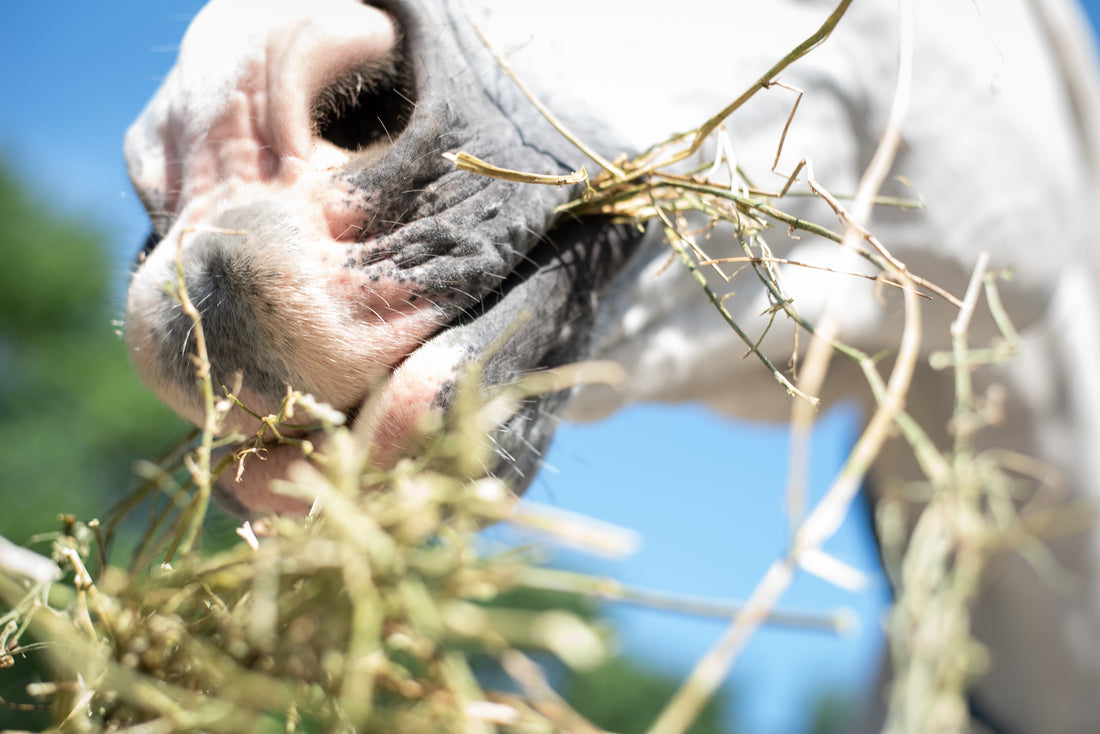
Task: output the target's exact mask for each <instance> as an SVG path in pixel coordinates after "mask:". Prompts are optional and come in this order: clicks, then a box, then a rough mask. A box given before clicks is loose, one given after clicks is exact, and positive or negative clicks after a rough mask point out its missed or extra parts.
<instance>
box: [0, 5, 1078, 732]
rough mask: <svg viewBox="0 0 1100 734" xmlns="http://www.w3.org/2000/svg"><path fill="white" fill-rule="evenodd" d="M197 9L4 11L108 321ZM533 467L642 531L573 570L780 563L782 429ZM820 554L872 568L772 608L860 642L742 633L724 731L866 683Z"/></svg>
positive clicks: (17, 116) (688, 420)
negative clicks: (833, 566) (604, 557)
mask: <svg viewBox="0 0 1100 734" xmlns="http://www.w3.org/2000/svg"><path fill="white" fill-rule="evenodd" d="M201 4H202V3H201V2H198V1H196V0H157V1H155V2H151V1H150V0H129V1H127V2H122V1H119V2H113V3H91V2H73V1H71V0H35V1H34V2H20V3H8V4H7V5H6V7H5V9H4V13H3V22H2V23H0V158H3V160H5V161H6V162H7V164H8V165H10V166H13V167H14V169H15V171H16V172H17V173H18V174H20V175H21V176H22V177H23V178H24V179H25V180H27V181H28V183H29V184H30V185H31V186H32V189H33V190H34V191H35V192H36V193H37V195H38V196H39V198H41V199H42V200H44V201H48V202H49V203H50V204H51V205H53V206H54V207H55V208H56V209H58V210H60V211H62V212H65V213H67V214H71V215H77V216H81V217H83V218H85V220H86V221H87V222H88V223H89V226H93V227H95V228H97V229H99V230H101V231H103V232H104V233H105V234H107V235H108V237H109V238H110V241H111V242H112V251H111V253H110V254H109V256H110V257H111V258H112V260H111V261H112V265H113V268H114V272H116V273H117V288H116V289H115V291H114V293H115V296H114V298H115V299H117V301H116V303H114V304H113V305H114V306H115V309H116V311H119V312H121V305H122V293H123V289H124V276H125V273H126V269H127V263H128V262H129V260H130V258H131V257H132V254H133V253H134V252H135V251H136V249H137V248H138V247H139V246H140V243H141V242H142V240H143V238H144V236H145V233H146V230H147V223H146V220H145V218H144V214H143V213H142V211H141V207H140V205H139V203H138V201H137V199H136V197H135V196H134V195H133V193H132V191H131V189H130V186H129V182H128V180H127V178H126V174H125V170H124V168H123V165H122V158H121V153H120V147H121V140H122V135H123V132H124V130H125V128H126V126H127V125H128V124H129V123H130V121H131V120H132V119H133V118H134V117H135V116H136V115H137V114H138V112H139V111H140V110H141V108H142V106H143V105H144V103H145V101H146V100H147V99H148V98H149V97H150V96H151V95H152V93H153V91H154V90H155V89H156V87H157V84H158V82H159V80H160V79H161V78H162V76H163V74H164V73H165V72H166V70H167V69H168V67H169V66H170V65H171V63H172V60H173V59H174V56H175V50H176V45H177V43H178V41H179V38H180V36H181V35H182V34H183V31H184V29H185V28H186V25H187V21H188V19H189V18H190V17H191V16H192V15H193V14H194V13H195V11H196V10H197V9H198V8H199V7H200V6H201ZM1089 5H1090V8H1089V9H1090V12H1092V13H1093V17H1094V18H1096V17H1097V16H1098V15H1100V0H1095V1H1094V2H1091V3H1089ZM0 226H3V225H2V223H0ZM135 379H136V378H135ZM822 423H823V425H822V428H821V429H820V430H819V431H818V435H817V436H816V438H815V443H814V447H813V456H814V468H813V481H812V484H813V487H814V489H815V490H816V491H817V492H820V491H822V490H823V488H824V487H825V486H826V485H827V483H828V481H829V480H830V478H831V477H832V475H833V473H834V472H835V470H836V469H837V467H838V466H839V462H840V460H841V458H842V457H843V455H844V452H845V449H846V448H847V446H848V445H849V444H850V442H851V440H852V437H853V433H854V430H855V429H854V423H855V418H854V416H853V415H852V414H851V413H850V412H847V413H846V412H845V411H843V410H841V411H839V412H834V413H831V414H829V415H826V416H825V417H824V419H823V421H822ZM548 463H549V465H550V470H548V471H545V472H544V473H543V474H542V475H541V477H540V478H539V479H537V480H536V482H535V484H534V485H533V487H532V489H531V491H530V496H531V497H532V498H534V499H536V500H538V501H540V502H544V503H548V504H552V505H556V506H559V507H562V508H567V509H570V510H575V511H578V512H582V513H586V514H590V515H592V516H594V517H597V518H600V519H603V520H607V521H610V522H614V523H617V524H621V525H624V526H626V527H629V528H632V529H634V530H636V531H638V532H639V533H640V534H641V537H642V539H643V545H642V549H641V551H640V552H639V553H638V554H637V555H636V556H634V557H632V558H631V559H629V560H627V561H622V562H618V561H616V562H611V561H603V562H592V563H591V564H590V568H592V569H594V570H597V571H599V572H601V573H606V574H609V575H613V576H615V577H617V578H619V579H621V580H623V581H626V582H629V583H635V584H640V585H644V586H650V587H657V588H662V589H666V590H670V591H677V592H683V593H688V594H696V595H705V596H712V597H720V598H727V599H736V598H743V597H744V596H746V595H747V594H748V593H749V592H750V591H751V590H752V588H753V586H754V585H755V584H756V582H757V581H758V580H759V579H760V577H761V576H762V574H763V573H764V571H765V569H766V568H767V567H768V565H769V564H770V563H771V562H772V561H773V560H774V559H775V558H776V557H777V556H778V555H780V554H781V553H782V551H783V547H784V542H785V536H784V529H785V523H786V521H785V519H784V516H783V504H782V491H783V487H784V483H785V468H786V440H785V431H784V430H783V429H781V428H761V427H759V426H752V427H749V426H745V425H739V424H735V423H733V422H731V421H728V420H726V419H723V418H720V417H717V416H715V415H713V414H710V413H708V412H706V411H704V410H702V409H700V408H697V407H692V406H675V407H670V406H642V407H636V408H632V409H629V410H626V411H623V412H621V413H619V414H618V415H616V416H614V417H612V418H611V419H609V420H607V421H605V422H603V423H600V424H595V425H585V426H565V427H563V429H562V430H561V431H560V433H559V436H558V438H557V440H556V442H555V444H554V447H553V449H552V451H551V454H550V456H549V462H548ZM827 548H828V550H830V551H831V552H832V553H834V554H835V555H837V556H838V557H840V558H842V559H844V560H845V561H847V562H848V563H851V564H853V565H855V566H858V567H860V568H864V569H868V570H871V571H872V572H874V573H875V574H876V575H875V576H874V579H875V581H874V583H873V584H872V586H871V588H869V589H868V590H867V591H866V592H864V593H861V594H858V595H857V594H849V593H845V592H841V591H838V590H836V589H834V588H831V587H829V586H827V585H826V584H825V583H824V582H821V581H818V580H816V579H814V578H811V577H803V578H799V579H798V581H797V583H796V584H795V586H794V588H792V589H791V591H790V592H789V593H788V594H787V595H786V597H785V599H784V604H785V606H788V607H792V608H799V609H818V610H835V609H838V608H841V607H846V608H850V609H852V610H853V611H854V612H855V613H856V614H857V615H858V617H859V619H860V622H861V626H860V631H859V632H857V633H855V634H853V635H851V636H848V637H846V638H845V639H837V638H835V637H830V636H826V635H823V634H821V633H808V632H790V631H777V630H765V631H764V632H763V633H761V634H760V635H758V637H757V638H755V639H754V640H753V642H752V643H751V644H750V646H749V648H748V649H747V650H746V652H745V654H744V655H743V657H742V659H741V660H740V662H739V663H738V665H737V667H736V668H735V670H734V673H733V680H734V681H735V683H736V685H737V692H738V694H739V696H738V697H739V699H740V706H741V709H740V715H739V721H740V722H741V723H743V724H745V725H746V727H747V728H746V730H747V731H753V732H755V733H757V734H787V733H788V732H795V731H798V730H799V728H800V726H801V724H802V723H803V715H804V714H806V713H808V711H809V704H808V701H807V699H808V698H812V697H813V696H815V695H817V693H818V692H819V691H823V690H833V691H837V692H841V693H853V692H855V691H858V690H860V689H861V688H864V687H865V686H866V685H867V682H868V680H869V679H870V678H871V677H872V676H873V675H874V669H875V665H876V661H877V658H878V655H879V652H880V648H881V641H880V636H879V634H878V630H879V628H880V622H881V616H882V614H883V613H884V611H885V609H886V597H887V588H886V584H885V582H884V581H883V580H882V578H881V576H880V575H878V574H877V571H876V570H875V569H876V568H877V560H876V557H875V553H874V549H873V546H872V544H871V541H870V539H869V536H868V532H867V519H866V516H865V514H864V513H863V511H862V508H857V512H856V513H855V514H854V516H853V517H852V518H850V520H849V522H848V523H847V524H846V525H845V527H844V528H843V529H842V531H841V532H840V534H839V535H838V536H837V537H836V538H834V540H833V541H832V543H831V544H830V545H829V546H828V547H827ZM568 560H569V561H570V562H576V561H577V559H576V558H575V557H573V556H569V557H568ZM614 613H615V615H616V616H617V617H618V618H619V619H620V621H621V633H622V638H623V643H624V646H625V647H626V649H627V650H628V651H629V652H630V653H631V654H633V655H635V656H637V657H644V658H648V659H651V660H655V661H657V662H659V663H661V664H665V665H668V666H671V667H672V668H673V669H675V670H676V671H678V672H684V671H686V670H687V669H688V668H689V666H690V664H691V662H692V661H693V660H694V659H696V658H697V657H698V656H699V655H701V654H702V653H703V652H704V651H705V650H706V649H707V648H708V647H709V645H710V644H712V643H713V642H714V640H715V639H716V638H717V636H718V635H719V634H720V633H721V631H722V625H721V624H719V623H715V622H713V621H700V620H690V619H680V618H675V617H670V616H669V615H666V614H658V613H654V612H646V611H633V610H616V611H615V612H614Z"/></svg>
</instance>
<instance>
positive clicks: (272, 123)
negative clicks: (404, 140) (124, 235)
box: [126, 0, 461, 514]
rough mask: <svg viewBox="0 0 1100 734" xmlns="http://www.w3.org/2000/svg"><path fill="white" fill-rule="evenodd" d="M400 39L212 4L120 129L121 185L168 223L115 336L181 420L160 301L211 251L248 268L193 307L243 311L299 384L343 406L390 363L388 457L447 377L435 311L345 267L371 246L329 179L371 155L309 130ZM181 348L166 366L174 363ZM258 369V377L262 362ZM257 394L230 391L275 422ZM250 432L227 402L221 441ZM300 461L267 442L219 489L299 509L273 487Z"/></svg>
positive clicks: (293, 13)
mask: <svg viewBox="0 0 1100 734" xmlns="http://www.w3.org/2000/svg"><path fill="white" fill-rule="evenodd" d="M243 16H247V21H246V20H245V19H244V18H243ZM242 28H247V29H249V33H248V35H247V37H246V38H244V39H242V38H241V37H240V29H242ZM398 44H399V38H398V34H397V31H396V29H395V28H394V24H393V22H392V21H391V20H390V18H389V17H388V16H387V15H386V14H385V13H383V12H382V11H380V10H378V9H377V8H373V7H370V6H368V5H363V4H362V3H360V2H358V0H315V1H314V2H313V4H312V6H311V12H310V13H309V14H308V17H307V16H304V15H303V14H302V12H301V8H300V2H299V0H293V1H292V0H280V1H276V2H269V3H265V4H264V8H263V11H262V12H259V13H257V12H256V8H255V6H254V4H252V3H248V2H243V1H242V0H215V2H212V3H210V4H209V5H208V6H207V7H206V8H205V9H204V10H203V11H202V12H201V13H200V14H199V16H198V17H197V18H196V20H195V21H194V23H193V24H192V26H191V28H190V29H189V31H188V33H187V35H186V37H185V39H184V41H183V45H182V47H181V52H180V57H179V60H178V61H177V65H176V66H175V68H174V69H173V70H172V72H171V73H170V75H169V76H168V78H167V79H166V80H165V83H164V85H163V86H162V88H161V90H160V91H159V92H158V94H157V96H156V97H155V98H154V99H153V100H152V102H151V103H150V104H149V106H148V107H147V108H146V110H145V111H144V112H143V114H142V116H141V117H140V118H139V119H138V121H137V122H136V123H135V124H134V125H133V127H132V128H131V130H130V131H129V133H128V135H127V140H126V157H127V162H128V165H129V167H130V172H131V177H132V179H133V183H134V186H135V188H136V189H137V190H138V192H139V194H140V195H141V197H142V200H143V201H144V202H145V204H146V206H147V208H148V209H149V211H150V215H151V216H152V217H153V219H154V221H158V220H159V221H170V222H171V227H170V229H168V231H167V232H165V233H164V238H163V240H162V242H161V244H160V246H158V247H157V248H155V249H154V250H153V251H152V252H151V253H149V255H148V257H147V258H146V259H145V260H144V262H143V263H142V264H141V266H140V267H139V269H138V271H137V272H136V273H135V275H134V277H133V280H132V282H131V287H130V293H129V298H128V303H127V312H126V320H127V327H126V334H127V341H128V343H129V347H130V354H131V358H132V360H133V362H134V364H135V365H136V367H137V369H138V370H139V372H141V374H142V376H143V378H144V379H145V380H146V382H147V383H148V384H149V385H150V386H151V387H152V388H153V389H154V391H155V392H157V394H158V395H159V396H160V397H161V398H162V399H163V400H165V402H167V403H168V404H169V405H170V406H172V407H173V408H174V409H175V410H176V411H177V412H178V413H180V414H181V415H182V416H184V417H185V418H187V419H189V420H191V421H192V422H195V423H201V422H202V420H203V416H202V413H201V409H200V406H199V405H198V403H197V401H196V399H195V395H194V393H193V391H192V390H191V389H190V384H189V383H188V382H187V381H186V380H182V381H181V379H180V377H179V373H178V370H177V372H175V373H173V372H172V370H171V369H168V368H166V366H165V363H164V361H165V359H166V357H165V353H166V352H165V347H164V344H165V340H166V339H167V338H168V337H172V338H176V337H174V336H172V332H171V331H170V330H169V329H168V328H167V326H166V324H168V323H170V321H171V320H172V319H176V320H177V321H178V318H179V312H178V308H179V307H178V304H174V303H172V302H171V301H169V300H168V299H166V297H165V296H164V291H165V287H166V284H170V283H172V282H174V281H175V280H176V277H177V275H176V273H177V270H176V268H177V265H176V263H177V252H182V259H183V262H184V264H185V270H186V269H187V268H188V267H190V268H191V269H192V270H200V271H201V268H202V267H206V266H207V262H208V261H209V260H211V253H212V252H213V253H214V254H215V255H218V256H220V257H226V258H231V259H232V260H231V264H240V265H241V267H247V268H248V272H249V276H250V277H249V280H248V283H247V286H248V287H247V288H238V289H237V290H236V291H233V292H232V293H231V294H230V295H231V297H232V299H233V301H232V303H229V304H226V303H221V302H217V300H216V299H215V300H214V301H213V302H209V303H198V304H196V305H197V306H198V307H199V308H200V310H203V309H206V311H204V313H207V312H213V310H215V309H225V310H228V311H233V310H234V309H235V310H236V311H237V312H242V313H247V318H241V319H240V323H241V324H245V325H246V326H247V329H246V331H248V332H249V333H246V334H245V336H246V337H251V334H252V333H253V332H254V333H255V334H257V336H256V337H255V341H256V343H257V344H262V345H263V346H264V347H265V348H267V349H269V351H271V352H272V353H273V354H274V355H276V356H285V355H290V356H292V357H293V360H292V361H293V369H294V371H295V376H294V383H295V384H294V385H293V386H294V388H295V389H298V390H301V391H303V392H308V393H310V394H312V395H313V396H314V397H315V398H317V399H318V400H320V401H323V402H326V403H329V404H331V405H333V406H334V407H336V408H338V409H340V410H345V411H347V410H352V409H355V408H357V407H358V406H359V403H360V402H362V400H363V399H365V398H366V397H367V395H368V393H369V391H370V390H371V388H373V387H375V386H376V385H378V384H380V383H382V382H383V381H384V380H385V378H386V377H387V376H388V375H389V374H390V373H391V372H392V371H393V370H394V369H395V368H396V369H397V371H396V373H394V375H393V377H392V379H391V380H390V382H389V384H388V386H387V388H386V393H385V395H384V396H383V398H382V405H383V407H382V412H383V419H382V423H381V426H382V427H381V429H380V431H379V432H378V435H377V436H376V437H375V440H376V441H377V442H378V448H379V450H380V451H381V452H382V454H383V455H384V456H388V457H390V458H392V457H393V456H394V452H395V450H396V448H397V447H399V446H400V445H401V444H402V443H403V442H404V441H405V440H406V439H407V438H408V436H409V434H410V432H411V431H412V430H413V428H414V427H415V426H416V424H417V421H418V420H419V418H420V416H421V415H422V414H423V413H424V411H426V410H429V409H431V406H432V404H433V402H434V401H435V400H436V398H437V395H438V393H439V390H440V389H442V387H443V386H444V385H445V384H446V381H447V380H448V379H450V378H452V377H453V374H454V372H453V370H454V369H455V367H456V365H457V364H458V361H459V359H460V356H461V355H456V354H445V355H439V354H434V353H433V352H432V350H431V349H429V348H422V349H419V350H418V348H420V347H421V346H422V345H424V344H425V343H426V342H428V340H429V339H430V338H431V337H432V335H433V334H435V333H436V332H437V331H439V329H440V328H442V327H443V326H444V324H445V318H444V316H443V315H442V314H441V311H440V309H438V308H435V307H434V306H433V304H432V303H431V301H430V299H428V298H426V297H422V296H423V294H422V293H421V294H418V293H416V292H415V288H416V284H415V283H413V282H403V281H402V280H401V279H400V278H398V277H396V276H394V275H393V274H392V273H393V272H394V268H393V267H392V265H393V263H392V261H386V260H382V261H380V262H379V263H376V264H374V265H371V266H368V267H355V268H352V267H349V263H354V262H359V261H361V260H363V253H364V252H369V248H370V241H369V240H368V241H367V242H359V241H358V240H359V235H360V232H361V226H362V223H363V222H364V220H365V218H367V217H369V207H368V202H366V201H365V200H364V198H363V196H362V194H361V193H358V192H356V191H354V190H352V189H351V187H350V186H348V185H347V184H346V183H345V182H344V181H343V180H342V179H341V178H340V173H339V169H340V168H341V167H343V166H346V165H347V164H349V163H350V162H352V161H353V160H355V159H356V158H360V157H372V156H376V155H378V152H377V151H376V150H371V149H369V148H368V149H366V150H359V151H349V150H344V149H341V148H338V147H337V146H335V145H333V144H332V143H330V142H327V141H325V140H323V139H320V138H319V137H318V136H317V135H316V129H315V128H316V122H315V119H314V115H315V110H313V109H312V106H313V104H314V101H315V100H316V99H317V98H318V96H319V95H321V94H322V93H323V92H324V91H325V90H326V89H327V88H328V87H329V86H330V85H332V84H334V83H338V82H340V80H341V78H342V76H341V75H346V74H347V73H348V71H349V70H352V71H354V72H355V73H359V74H363V75H369V74H370V73H371V70H372V69H378V68H382V67H384V66H386V65H387V64H389V63H391V57H392V56H393V54H394V53H396V51H397V47H398ZM257 203H259V206H261V207H262V211H263V212H268V213H269V214H270V216H268V217H267V218H266V219H264V218H262V217H261V218H260V219H259V220H258V221H256V222H255V223H253V221H252V220H249V224H248V225H247V227H246V228H243V229H241V230H230V229H229V228H227V227H226V226H225V225H224V224H223V223H222V222H224V221H225V220H226V218H227V217H232V216H233V212H234V211H238V210H242V209H243V208H245V207H253V208H255V207H256V206H257V205H258V204H257ZM211 233H215V234H216V238H215V237H213V236H212V235H211ZM217 238H220V239H217ZM204 243H205V244H204ZM212 247H216V248H218V249H217V250H216V251H212V250H211V249H210V248H212ZM223 251H224V252H225V253H228V255H223V254H222V253H223ZM188 277H189V279H190V277H191V276H188ZM210 277H213V276H210ZM189 287H190V286H189ZM226 290H228V287H223V288H222V290H221V291H217V293H218V294H219V297H225V296H224V294H223V291H226ZM227 318H228V317H227ZM234 318H236V317H234ZM241 328H242V329H245V326H242V327H241ZM187 338H189V335H188V336H187V337H185V338H184V343H183V344H180V345H179V350H180V351H179V352H176V353H172V352H169V354H171V355H172V359H186V352H187V342H186V339H187ZM209 339H210V337H208V342H209ZM417 350H418V351H417ZM422 353H424V356H423V357H422V356H421V354H422ZM410 354H414V356H413V357H412V358H409V359H408V361H406V357H407V356H408V355H410ZM256 360H257V363H258V364H259V365H261V366H264V361H263V357H262V356H260V357H256ZM402 362H405V364H404V365H402ZM399 365H401V366H400V367H399ZM215 367H217V365H215ZM216 389H217V386H216ZM261 393H263V391H261V390H254V389H252V388H251V387H250V385H248V384H247V383H246V384H244V385H243V386H242V389H241V390H240V395H241V396H242V398H243V399H244V400H245V401H246V402H247V403H248V405H249V407H250V409H252V410H253V411H255V412H257V413H259V414H266V413H271V412H274V411H275V410H276V409H277V408H278V405H277V404H272V402H271V398H270V395H271V390H270V389H268V391H267V392H266V393H263V394H266V395H267V396H268V397H263V394H261ZM256 427H257V426H256V421H255V419H253V418H251V417H249V416H248V415H247V414H246V413H244V412H242V411H239V410H236V409H235V410H234V411H233V412H231V413H230V415H229V416H228V419H227V421H226V424H225V430H226V431H229V430H232V429H239V430H242V431H250V430H254V429H255V428H256ZM297 455H298V451H297V449H296V448H295V447H289V446H272V447H270V450H269V451H268V455H267V457H266V459H265V460H259V459H257V458H255V457H253V458H250V459H249V460H248V461H247V464H246V471H245V473H244V476H243V478H242V479H241V480H240V481H237V480H236V479H234V478H231V477H223V478H222V480H221V482H222V484H223V486H224V487H225V488H226V489H228V490H230V491H231V492H232V493H233V494H234V495H235V497H236V498H237V500H238V501H239V502H240V503H241V504H242V505H244V506H245V507H247V508H249V509H251V510H253V511H275V512H281V513H291V514H294V513H297V512H301V511H303V510H304V509H306V507H305V503H303V502H302V501H301V500H300V499H297V498H287V497H285V496H281V495H279V494H277V493H273V492H271V491H270V489H269V484H270V483H271V481H272V480H273V479H276V478H278V477H281V476H285V475H286V471H287V468H288V467H289V465H290V463H291V462H293V461H294V460H295V457H296V456H297ZM234 472H235V469H234Z"/></svg>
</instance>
